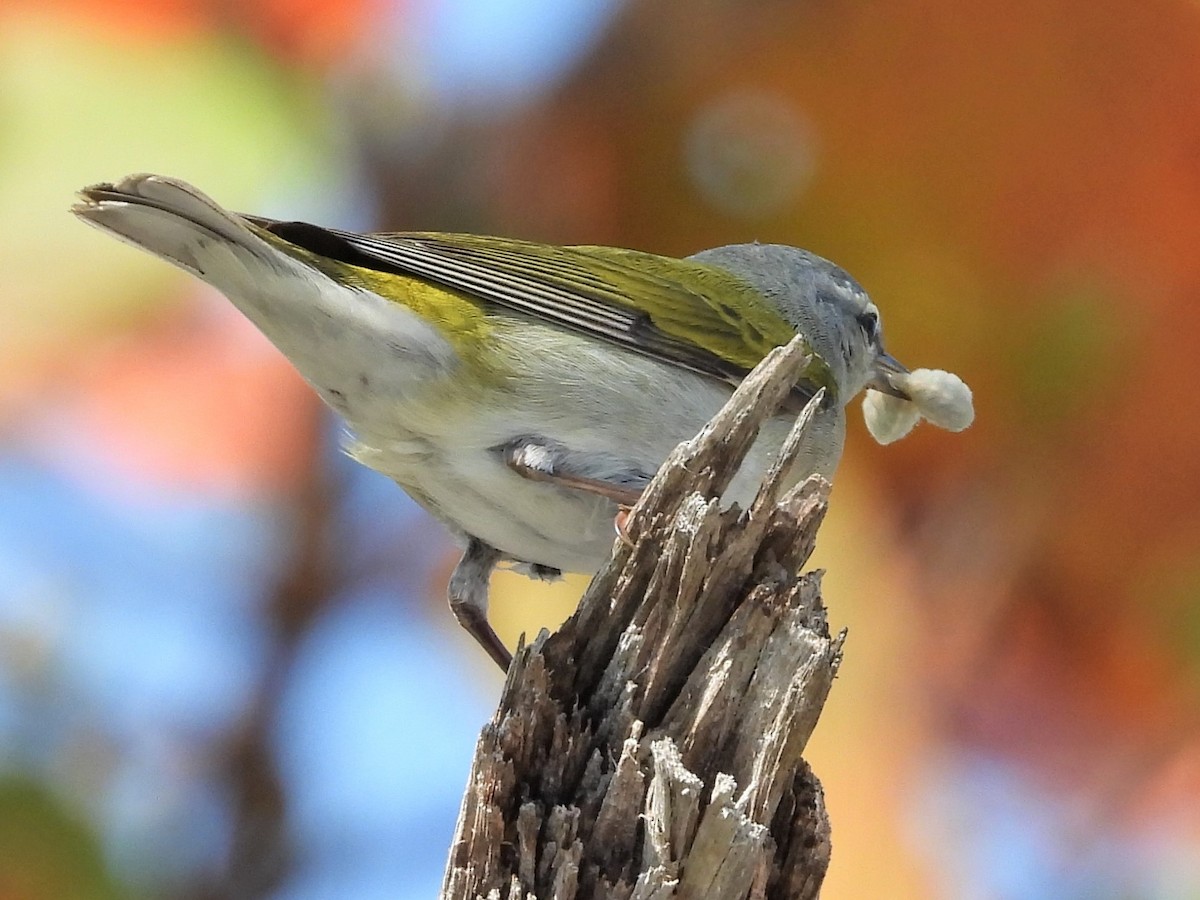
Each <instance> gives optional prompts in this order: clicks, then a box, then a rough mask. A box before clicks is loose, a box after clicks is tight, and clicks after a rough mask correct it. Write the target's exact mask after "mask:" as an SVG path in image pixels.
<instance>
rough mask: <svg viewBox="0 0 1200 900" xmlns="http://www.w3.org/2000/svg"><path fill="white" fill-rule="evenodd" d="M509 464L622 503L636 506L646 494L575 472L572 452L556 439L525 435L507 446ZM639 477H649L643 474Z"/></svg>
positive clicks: (530, 475)
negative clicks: (560, 444) (557, 442)
mask: <svg viewBox="0 0 1200 900" xmlns="http://www.w3.org/2000/svg"><path fill="white" fill-rule="evenodd" d="M503 453H504V462H505V464H506V465H507V466H508V467H509V468H510V469H512V470H513V471H514V472H516V473H517V474H518V475H520V476H521V477H523V478H528V479H529V480H530V481H542V482H546V483H548V484H557V485H560V486H562V487H565V488H571V489H572V490H576V491H583V492H584V493H587V494H595V495H596V496H598V497H603V498H604V499H606V500H611V501H612V502H613V503H616V504H617V505H618V506H629V507H631V506H633V505H634V504H635V503H637V502H638V498H639V497H641V496H642V488H641V487H635V486H633V485H629V484H619V483H617V482H613V481H605V480H604V479H603V478H593V477H591V476H588V475H583V474H581V473H579V472H577V471H574V469H573V467H572V465H571V462H572V460H571V456H572V454H571V453H570V451H568V450H566V448H564V447H561V446H559V445H557V444H555V443H554V442H551V441H546V440H538V439H534V438H522V439H520V440H517V441H513V442H512V443H511V444H508V445H507V446H505V447H504V448H503ZM636 477H637V478H638V479H645V480H647V481H648V480H649V479H648V478H646V476H644V475H641V474H640V473H639V474H638V475H637V476H636Z"/></svg>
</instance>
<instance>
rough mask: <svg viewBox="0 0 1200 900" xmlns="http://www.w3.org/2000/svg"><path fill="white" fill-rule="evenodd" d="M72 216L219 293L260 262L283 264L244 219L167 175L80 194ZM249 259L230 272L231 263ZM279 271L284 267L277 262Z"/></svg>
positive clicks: (128, 179)
mask: <svg viewBox="0 0 1200 900" xmlns="http://www.w3.org/2000/svg"><path fill="white" fill-rule="evenodd" d="M79 196H80V200H79V202H78V203H76V204H75V205H74V206H72V207H71V211H72V212H73V213H74V214H75V215H76V216H78V217H79V218H80V219H82V220H83V221H85V222H87V223H88V224H89V225H93V226H95V227H97V228H99V229H101V230H102V231H106V232H108V233H110V234H112V235H113V236H114V237H116V238H118V239H120V240H122V241H125V242H126V243H129V244H133V245H134V246H135V247H139V248H141V249H143V250H146V251H147V252H149V253H152V254H154V255H155V256H159V257H162V258H163V259H165V260H167V261H168V262H171V263H174V264H175V265H177V266H179V267H180V268H181V269H184V270H186V271H188V272H191V273H192V274H193V275H196V276H198V277H200V278H203V279H204V280H206V281H209V282H211V283H213V284H215V285H217V287H225V286H226V284H225V283H224V281H225V279H227V278H230V277H233V278H238V276H243V275H244V274H245V269H246V267H247V266H248V265H253V263H254V262H258V263H260V264H261V263H262V262H270V261H275V260H277V259H278V256H279V253H278V251H277V250H276V249H275V248H273V247H271V246H270V245H269V244H268V243H267V242H266V241H264V240H263V239H262V238H261V237H259V236H258V235H257V234H256V233H255V232H254V231H253V230H252V229H251V228H250V226H249V225H248V224H247V223H246V221H245V220H244V219H242V218H240V217H239V216H237V215H235V214H234V213H231V212H229V211H227V210H225V209H222V208H221V207H220V206H218V205H217V204H216V203H215V202H214V201H213V200H211V199H209V198H208V197H207V196H205V195H204V194H202V193H201V192H200V191H198V190H196V189H195V188H194V187H192V186H191V185H189V184H187V183H185V182H182V181H178V180H176V179H174V178H165V177H163V176H161V175H130V176H128V177H126V178H123V179H121V180H120V181H118V182H116V183H115V184H97V185H93V186H92V187H88V188H84V189H83V190H82V191H80V192H79ZM246 254H249V255H250V256H252V257H254V258H255V259H254V260H250V259H245V258H242V259H241V260H240V262H241V265H239V266H236V267H235V268H234V270H233V271H228V270H227V266H226V265H225V264H226V263H228V262H230V261H232V259H231V256H232V258H238V257H244V256H245V255H246ZM276 265H278V262H276Z"/></svg>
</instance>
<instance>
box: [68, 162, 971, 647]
mask: <svg viewBox="0 0 1200 900" xmlns="http://www.w3.org/2000/svg"><path fill="white" fill-rule="evenodd" d="M71 210H72V212H73V213H74V214H75V215H76V216H77V217H79V218H80V219H82V220H83V221H84V222H86V223H87V224H89V225H92V226H95V227H97V228H99V229H100V230H102V231H104V232H106V233H108V234H110V235H111V236H113V237H116V238H118V239H119V240H121V241H124V242H126V243H128V244H132V245H133V246H135V247H138V248H140V249H141V250H144V251H146V252H148V253H150V254H152V255H154V256H157V257H159V258H160V259H163V260H165V261H166V262H168V263H171V264H173V265H175V266H177V267H179V268H181V269H183V270H184V271H186V272H189V273H191V274H192V275H194V276H196V277H197V278H200V279H202V280H203V281H205V282H207V283H209V284H210V285H212V286H213V287H215V288H216V289H217V290H218V291H220V292H221V293H223V294H224V295H225V296H226V297H227V298H228V299H229V300H230V301H231V302H232V303H233V304H234V306H236V307H237V309H239V310H240V311H241V313H242V314H244V315H245V316H246V317H247V318H248V319H249V320H250V321H251V322H252V323H253V324H254V325H255V326H256V327H257V328H258V329H259V330H260V331H261V332H262V333H263V334H264V335H265V336H266V338H267V339H268V340H269V341H270V342H271V343H273V344H274V345H275V347H277V348H278V349H279V351H280V352H281V353H282V354H283V355H284V356H285V357H287V359H288V360H289V361H290V362H291V364H292V365H293V366H294V367H295V368H296V369H297V370H298V371H299V373H300V375H301V376H303V378H304V379H305V380H306V381H307V382H308V383H309V385H311V387H312V388H313V389H314V390H315V391H316V393H317V394H318V395H319V396H320V397H321V399H322V400H323V401H324V402H325V403H326V404H327V405H328V406H330V407H331V408H332V409H333V410H334V411H336V412H337V413H338V414H339V415H340V416H341V417H342V418H343V419H344V420H345V422H346V425H347V428H348V432H349V434H350V435H351V437H350V439H349V443H348V446H347V451H348V452H349V453H350V455H351V456H353V457H354V458H355V459H356V460H358V461H359V462H360V463H362V464H364V465H366V466H368V467H370V468H371V469H374V470H376V471H378V472H380V473H382V474H383V475H385V476H387V477H388V478H391V479H392V480H393V481H395V482H396V483H397V484H398V485H399V486H400V487H401V488H402V489H403V490H404V491H406V492H407V493H408V494H409V496H410V497H412V499H413V500H414V501H416V502H417V503H418V504H419V505H420V506H422V507H423V508H424V509H425V510H427V511H428V512H429V513H430V514H432V515H433V517H434V518H436V519H438V520H439V521H440V522H442V523H443V524H444V525H445V526H446V527H447V528H448V529H449V530H450V532H452V533H453V535H454V536H455V537H456V538H457V539H458V541H459V542H460V544H462V545H463V547H464V551H463V555H462V557H461V559H460V560H459V562H458V563H457V565H456V566H455V568H454V571H453V572H452V574H451V576H450V582H449V587H448V594H449V601H450V607H451V609H452V611H453V613H454V615H455V617H456V618H457V619H458V621H459V622H460V623H461V624H462V625H463V627H464V628H466V630H467V631H468V632H469V633H470V634H471V636H472V637H473V638H474V639H475V640H476V641H477V642H478V643H479V644H480V646H481V647H482V648H483V649H484V650H485V651H486V653H487V654H488V655H489V656H490V657H491V658H492V659H493V660H494V661H495V662H496V663H497V665H499V666H500V667H501V668H502V669H507V667H508V666H509V664H510V662H511V659H512V657H511V654H510V652H509V650H508V649H507V647H505V645H504V644H503V642H502V641H501V640H500V639H499V637H498V636H497V635H496V632H495V631H494V630H493V629H492V627H491V625H490V623H489V622H488V618H487V598H488V584H489V579H490V576H491V573H492V571H493V570H494V569H495V568H496V567H497V566H498V565H502V564H503V565H507V566H511V567H512V568H515V569H516V570H518V571H521V572H524V573H525V574H527V575H529V576H531V577H534V578H543V579H551V578H554V577H557V576H559V575H560V574H561V573H563V572H574V573H584V574H590V573H594V572H595V571H597V570H598V569H599V567H600V566H601V565H603V563H604V562H605V561H606V560H607V559H608V557H609V555H610V553H611V550H612V545H613V540H614V534H613V522H614V519H615V518H616V517H617V515H618V513H619V512H620V511H621V509H622V508H628V507H630V506H632V505H634V504H635V503H636V501H637V499H638V497H639V496H640V494H641V492H642V491H643V489H644V488H645V486H646V485H647V484H648V483H649V481H650V479H651V478H652V477H653V475H654V473H655V472H656V471H657V469H658V467H659V466H660V465H661V463H662V462H663V461H664V460H665V459H666V457H667V455H668V453H669V452H670V451H671V450H672V449H673V448H674V447H675V446H676V445H677V444H678V443H680V442H681V441H684V440H687V439H689V438H691V437H693V436H694V435H695V434H696V432H698V431H699V430H700V429H701V428H702V427H703V425H704V424H705V423H706V422H707V421H708V420H709V418H711V416H712V415H713V414H714V413H715V412H716V411H717V410H718V409H719V408H720V407H721V406H722V405H723V404H724V403H725V402H726V401H727V400H728V399H729V397H730V395H731V393H732V391H733V389H734V387H735V386H736V385H737V384H738V383H739V382H740V381H741V379H742V378H743V377H744V376H745V375H746V374H747V373H748V372H749V371H750V370H751V369H753V368H754V366H755V365H756V364H757V363H758V362H760V361H761V360H762V359H763V358H764V357H765V356H766V354H767V353H768V352H770V350H771V349H772V348H773V347H775V346H779V345H782V344H786V343H788V342H789V341H790V340H791V339H792V338H793V337H795V336H796V335H797V334H802V335H804V337H805V339H806V341H807V343H808V345H809V348H810V350H811V354H812V355H811V361H810V363H809V364H808V366H807V367H806V368H805V370H804V372H803V373H802V374H801V376H800V377H799V378H798V379H797V381H796V383H795V384H794V385H793V387H792V389H791V393H790V395H789V398H788V401H787V402H785V404H784V406H783V408H782V409H781V410H780V412H779V413H778V414H777V415H775V416H774V417H772V418H771V419H769V420H768V421H767V422H766V423H764V425H763V427H762V429H761V431H760V433H759V436H758V438H757V440H756V441H755V443H754V445H753V446H752V448H751V450H750V453H749V455H748V456H747V458H746V460H745V461H744V462H743V465H742V467H741V470H740V471H739V473H738V475H737V476H736V477H735V478H734V480H733V481H732V483H731V484H730V486H729V488H728V490H727V491H726V492H725V495H724V497H723V501H725V502H729V503H734V502H738V503H741V504H743V505H744V504H745V503H746V502H747V501H748V500H749V498H750V497H752V496H753V491H754V489H755V487H756V485H757V482H758V480H759V477H760V476H761V474H762V473H763V472H764V471H765V469H766V467H767V466H768V465H769V463H770V461H771V460H772V458H773V455H774V454H775V453H776V451H777V450H778V449H779V447H780V445H781V444H782V443H783V440H784V438H785V437H786V435H787V433H788V431H789V430H790V428H791V424H792V422H793V420H794V418H795V415H796V413H797V412H798V411H799V409H800V408H802V406H803V405H804V404H805V403H806V402H807V401H809V400H811V399H812V398H813V397H814V396H816V394H817V392H818V391H821V390H822V389H823V390H824V394H823V395H822V396H823V399H822V400H821V402H820V406H819V408H818V409H817V410H816V412H815V414H814V416H813V418H812V421H811V424H810V427H809V429H808V430H807V433H806V437H805V438H804V443H803V446H802V447H801V450H800V453H799V455H798V457H797V460H796V462H795V463H794V464H793V466H792V469H791V470H790V471H789V473H788V481H789V482H790V483H795V482H797V481H799V480H800V479H802V478H805V477H807V476H809V475H812V474H818V475H822V476H824V477H826V478H832V476H833V473H834V470H835V469H836V467H837V464H838V461H839V459H840V457H841V455H842V447H843V443H844V439H845V433H846V408H847V404H848V403H849V402H850V401H851V400H852V399H853V398H854V397H855V396H857V395H858V394H860V393H861V392H863V391H864V390H866V392H867V399H866V402H865V403H864V410H865V412H866V416H867V425H868V430H869V431H870V432H871V433H872V434H873V435H874V436H875V438H876V439H877V440H879V441H880V442H882V443H888V442H890V441H892V440H895V439H897V438H899V437H901V436H903V434H905V433H907V431H908V430H909V429H911V428H912V426H913V425H914V424H915V423H916V422H917V421H918V419H920V418H922V417H923V418H927V419H929V420H930V421H932V422H934V424H938V425H940V426H942V427H944V428H948V429H950V430H954V431H958V430H961V429H962V428H965V427H967V425H969V424H970V422H971V420H972V419H973V417H974V408H973V402H972V397H971V393H970V390H969V388H967V387H966V385H965V384H964V383H963V382H962V380H961V379H960V378H958V376H956V375H953V374H952V373H948V372H943V371H940V370H930V369H920V370H914V371H912V372H910V371H909V370H908V369H906V368H905V367H904V366H903V365H902V364H901V363H899V362H898V361H897V360H896V359H895V358H894V357H893V356H892V355H891V354H889V353H888V352H887V351H886V350H885V349H884V342H883V329H882V324H881V321H880V314H879V309H878V308H877V307H876V305H875V303H874V302H873V301H872V300H871V298H870V297H869V296H868V294H867V292H866V291H865V290H864V289H863V287H862V286H861V285H860V284H859V283H858V282H857V281H855V280H854V278H852V277H851V276H850V275H849V274H848V273H847V272H846V271H845V270H843V269H842V268H840V267H838V266H837V265H835V264H833V263H832V262H829V261H828V260H826V259H824V258H822V257H820V256H817V255H816V254H814V253H811V252H809V251H807V250H803V249H800V248H796V247H790V246H785V245H782V244H769V243H757V242H754V243H745V244H735V245H729V246H723V247H717V248H713V249H708V250H703V251H701V252H698V253H696V254H694V255H692V256H688V257H686V258H682V259H677V258H672V257H666V256H659V255H655V254H652V253H645V252H640V251H635V250H627V249H620V248H615V247H599V246H553V245H548V244H539V243H533V242H529V241H521V240H515V239H508V238H499V237H485V236H478V235H468V234H449V233H436V232H405V233H356V232H351V231H344V230H340V229H337V228H326V227H321V226H317V225H312V224H309V223H306V222H299V221H283V220H276V219H269V218H265V217H262V216H256V215H247V214H241V213H235V212H231V211H229V210H227V209H225V208H223V207H222V206H220V205H219V204H218V203H216V202H215V201H214V200H212V199H210V198H209V197H208V196H206V195H205V194H204V193H202V192H201V191H199V190H198V189H196V188H195V187H193V186H191V185H190V184H188V183H187V182H185V181H182V180H179V179H176V178H171V177H166V176H161V175H152V174H137V175H130V176H128V177H125V178H122V179H120V180H118V181H115V182H106V183H99V184H95V185H92V186H90V187H86V188H84V189H82V190H81V191H80V192H79V196H78V200H77V202H76V203H75V204H74V205H73V206H72V207H71Z"/></svg>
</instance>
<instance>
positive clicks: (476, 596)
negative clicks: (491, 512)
mask: <svg viewBox="0 0 1200 900" xmlns="http://www.w3.org/2000/svg"><path fill="white" fill-rule="evenodd" d="M500 557H501V553H500V551H499V550H497V549H496V548H495V547H493V546H491V545H490V544H485V543H484V542H483V541H481V540H479V539H478V538H470V539H468V541H467V549H466V551H465V552H464V553H463V555H462V559H460V560H459V561H458V565H456V566H455V567H454V571H453V572H452V573H451V574H450V588H449V591H448V593H449V595H450V611H451V612H453V613H454V618H456V619H458V624H459V625H461V626H462V627H463V628H465V629H466V630H467V634H469V635H471V637H473V638H475V640H476V641H477V642H478V644H479V646H480V647H482V648H483V649H484V650H485V651H487V655H488V656H490V657H491V658H492V659H494V660H495V661H496V665H498V666H499V667H500V668H501V670H503V671H505V672H507V671H508V666H509V664H510V663H511V662H512V654H511V653H509V652H508V648H507V647H505V646H504V644H503V643H501V641H500V638H499V637H497V635H496V632H495V631H494V630H493V629H492V626H491V624H490V623H489V622H488V619H487V605H488V579H489V578H490V577H491V574H492V569H494V568H496V563H498V562H499V561H500Z"/></svg>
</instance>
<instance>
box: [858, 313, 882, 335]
mask: <svg viewBox="0 0 1200 900" xmlns="http://www.w3.org/2000/svg"><path fill="white" fill-rule="evenodd" d="M858 325H859V327H860V328H861V329H862V330H863V334H865V335H866V336H867V340H869V341H874V340H877V339H878V338H879V313H877V312H875V310H873V309H869V310H867V311H866V312H864V313H860V314H859V316H858Z"/></svg>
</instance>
